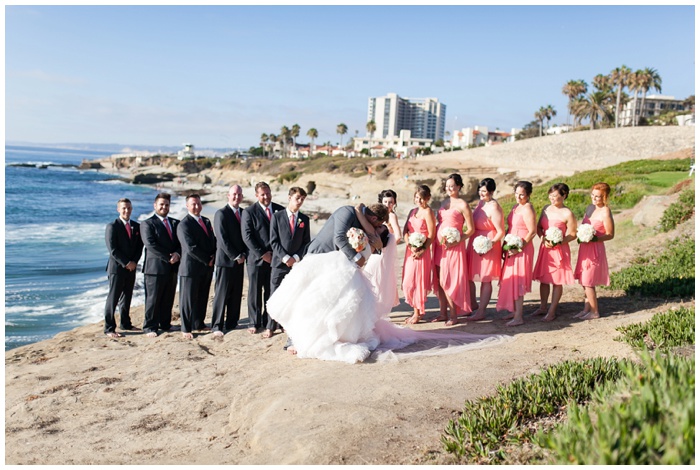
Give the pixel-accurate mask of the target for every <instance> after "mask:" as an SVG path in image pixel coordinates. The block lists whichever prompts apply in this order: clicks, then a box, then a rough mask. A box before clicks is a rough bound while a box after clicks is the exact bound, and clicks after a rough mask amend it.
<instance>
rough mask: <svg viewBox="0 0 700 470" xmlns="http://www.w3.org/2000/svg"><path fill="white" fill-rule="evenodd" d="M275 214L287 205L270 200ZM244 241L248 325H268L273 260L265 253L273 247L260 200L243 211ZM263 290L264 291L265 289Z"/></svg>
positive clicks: (268, 221)
mask: <svg viewBox="0 0 700 470" xmlns="http://www.w3.org/2000/svg"><path fill="white" fill-rule="evenodd" d="M269 207H270V211H271V212H272V214H274V213H275V212H278V211H283V210H284V207H282V206H280V205H279V204H275V203H274V202H271V203H270V206H269ZM241 222H242V223H243V241H244V242H245V244H246V246H247V247H248V263H247V267H248V326H249V327H250V328H255V329H260V328H264V327H265V326H266V325H267V320H268V315H267V307H266V306H265V302H267V299H269V298H270V274H271V271H272V268H271V266H270V264H268V263H266V262H265V261H263V259H262V256H263V255H264V254H265V253H267V252H268V251H270V252H271V251H272V248H271V247H270V220H269V219H268V218H267V215H266V214H265V211H264V210H263V208H262V207H261V205H260V203H259V202H256V203H255V204H253V205H252V206H250V207H247V208H246V210H244V211H243V215H242V216H241ZM263 291H264V292H263Z"/></svg>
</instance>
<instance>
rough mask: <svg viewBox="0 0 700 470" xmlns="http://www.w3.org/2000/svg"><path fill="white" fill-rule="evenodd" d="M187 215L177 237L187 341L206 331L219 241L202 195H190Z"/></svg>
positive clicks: (183, 332) (181, 319)
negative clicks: (205, 321)
mask: <svg viewBox="0 0 700 470" xmlns="http://www.w3.org/2000/svg"><path fill="white" fill-rule="evenodd" d="M187 212H188V213H187V215H186V216H185V217H184V218H183V219H182V220H181V221H180V223H179V224H178V226H177V238H178V240H179V241H180V246H181V247H182V260H181V261H180V269H179V270H178V275H179V277H180V330H181V331H182V336H183V338H185V339H192V331H194V330H204V329H206V327H205V325H204V317H205V316H206V313H207V301H208V300H209V287H210V286H211V278H212V276H213V274H214V255H215V254H216V238H215V236H214V229H213V228H212V226H211V222H209V219H207V218H206V217H202V216H201V215H200V213H201V212H202V200H201V198H200V197H199V194H190V195H189V196H187Z"/></svg>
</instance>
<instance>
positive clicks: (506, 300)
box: [496, 181, 537, 326]
mask: <svg viewBox="0 0 700 470" xmlns="http://www.w3.org/2000/svg"><path fill="white" fill-rule="evenodd" d="M530 194H532V183H530V182H529V181H518V183H517V184H516V185H515V200H516V204H515V205H514V206H513V209H511V211H510V214H508V233H509V234H510V233H512V234H515V235H518V236H519V237H520V238H522V239H523V248H522V252H518V251H517V250H515V249H513V250H510V251H508V252H506V253H505V256H506V259H505V261H504V262H503V269H502V270H501V279H500V281H499V284H498V285H499V290H498V301H497V302H496V310H508V311H509V312H512V314H511V315H509V316H508V317H506V320H507V319H510V318H512V320H511V321H509V322H508V323H506V326H517V325H522V324H523V301H524V299H525V294H527V293H528V292H530V291H531V290H532V260H533V258H534V254H535V249H534V248H533V247H532V239H533V238H535V235H536V234H537V215H536V214H535V209H534V208H533V207H532V204H530Z"/></svg>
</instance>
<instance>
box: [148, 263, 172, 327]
mask: <svg viewBox="0 0 700 470" xmlns="http://www.w3.org/2000/svg"><path fill="white" fill-rule="evenodd" d="M143 284H144V290H145V291H146V305H145V311H144V320H143V331H145V332H146V333H151V332H153V333H157V332H158V328H160V329H161V330H164V331H168V330H169V329H170V326H171V317H172V312H173V303H174V302H175V289H176V288H177V271H173V272H172V273H170V274H144V275H143Z"/></svg>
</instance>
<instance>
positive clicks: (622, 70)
mask: <svg viewBox="0 0 700 470" xmlns="http://www.w3.org/2000/svg"><path fill="white" fill-rule="evenodd" d="M631 74H632V70H630V68H629V67H627V66H626V65H623V66H622V67H616V68H615V69H614V70H613V71H612V72H610V79H611V80H612V82H613V84H614V85H615V86H616V87H617V89H616V92H617V100H616V101H615V128H617V127H619V125H620V97H621V96H622V90H623V89H624V88H625V87H626V86H627V84H628V82H629V78H630V75H631Z"/></svg>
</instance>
